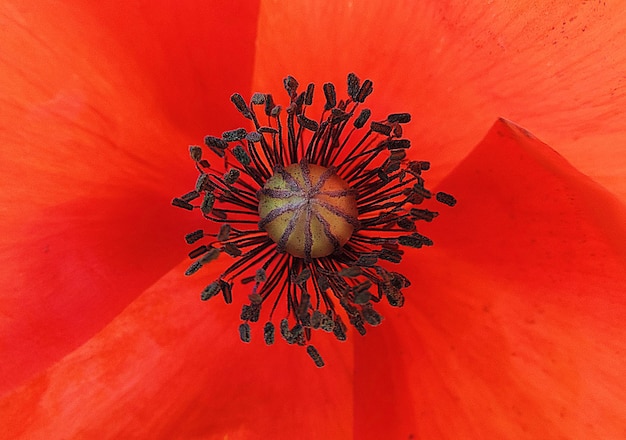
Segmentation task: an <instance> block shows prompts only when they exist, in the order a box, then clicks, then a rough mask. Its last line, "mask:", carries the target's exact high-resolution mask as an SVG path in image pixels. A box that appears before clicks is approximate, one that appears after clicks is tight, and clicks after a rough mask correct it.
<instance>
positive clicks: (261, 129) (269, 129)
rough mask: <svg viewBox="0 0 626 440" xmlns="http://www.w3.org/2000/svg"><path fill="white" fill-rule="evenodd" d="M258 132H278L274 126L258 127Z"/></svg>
mask: <svg viewBox="0 0 626 440" xmlns="http://www.w3.org/2000/svg"><path fill="white" fill-rule="evenodd" d="M259 133H270V134H278V130H276V129H275V128H274V127H259Z"/></svg>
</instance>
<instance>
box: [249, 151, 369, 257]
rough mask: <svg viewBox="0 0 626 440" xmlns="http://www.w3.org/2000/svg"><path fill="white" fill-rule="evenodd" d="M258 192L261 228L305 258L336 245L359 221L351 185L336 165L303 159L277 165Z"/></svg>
mask: <svg viewBox="0 0 626 440" xmlns="http://www.w3.org/2000/svg"><path fill="white" fill-rule="evenodd" d="M257 197H258V199H259V217H260V221H259V229H264V230H265V231H267V233H268V235H269V237H270V238H271V239H272V240H273V241H274V242H275V243H276V244H277V245H278V251H279V252H287V253H289V254H291V255H293V256H294V257H299V258H304V259H305V260H307V261H310V260H311V259H312V258H320V257H326V256H328V255H330V254H332V253H333V252H336V251H338V250H339V249H340V248H341V246H343V245H344V244H346V243H347V242H348V240H349V239H350V237H351V236H352V233H353V232H354V230H355V228H357V227H358V224H359V222H358V220H357V216H358V209H357V202H356V194H355V191H353V190H351V189H350V187H349V186H348V184H347V183H346V182H345V181H344V180H343V179H341V178H340V177H339V176H337V174H336V173H335V170H334V168H325V167H322V166H319V165H314V164H309V163H308V162H306V161H301V162H300V163H298V164H292V165H289V166H287V167H282V166H277V167H275V169H274V175H273V176H272V177H271V178H269V179H268V180H267V182H266V183H265V185H264V186H263V188H262V189H261V190H260V191H259V192H258V193H257Z"/></svg>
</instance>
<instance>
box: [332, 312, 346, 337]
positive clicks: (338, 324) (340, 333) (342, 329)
mask: <svg viewBox="0 0 626 440" xmlns="http://www.w3.org/2000/svg"><path fill="white" fill-rule="evenodd" d="M332 332H333V334H334V335H335V337H336V338H337V340H339V341H345V340H346V325H345V324H344V323H343V321H342V320H341V318H340V317H339V316H337V317H336V318H335V325H334V326H333V329H332Z"/></svg>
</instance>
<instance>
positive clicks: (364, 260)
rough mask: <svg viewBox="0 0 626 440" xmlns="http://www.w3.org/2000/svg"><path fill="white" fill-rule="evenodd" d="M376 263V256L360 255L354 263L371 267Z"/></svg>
mask: <svg viewBox="0 0 626 440" xmlns="http://www.w3.org/2000/svg"><path fill="white" fill-rule="evenodd" d="M377 262H378V256H377V255H376V254H362V255H360V256H359V259H358V260H357V261H356V264H358V265H359V266H365V267H371V266H373V265H375V264H376V263H377Z"/></svg>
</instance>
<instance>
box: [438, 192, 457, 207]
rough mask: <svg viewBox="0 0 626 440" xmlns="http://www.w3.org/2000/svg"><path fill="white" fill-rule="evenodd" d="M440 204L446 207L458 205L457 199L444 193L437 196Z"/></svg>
mask: <svg viewBox="0 0 626 440" xmlns="http://www.w3.org/2000/svg"><path fill="white" fill-rule="evenodd" d="M435 198H436V199H437V201H438V202H440V203H443V204H444V205H448V206H454V205H456V199H455V198H454V197H453V196H451V195H450V194H447V193H444V192H438V193H437V195H436V196H435Z"/></svg>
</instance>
